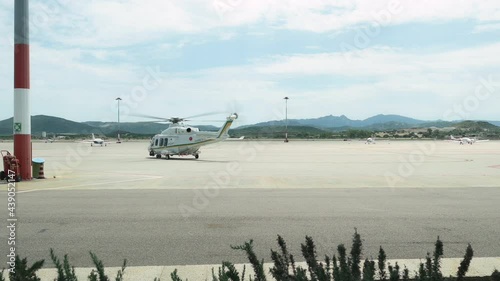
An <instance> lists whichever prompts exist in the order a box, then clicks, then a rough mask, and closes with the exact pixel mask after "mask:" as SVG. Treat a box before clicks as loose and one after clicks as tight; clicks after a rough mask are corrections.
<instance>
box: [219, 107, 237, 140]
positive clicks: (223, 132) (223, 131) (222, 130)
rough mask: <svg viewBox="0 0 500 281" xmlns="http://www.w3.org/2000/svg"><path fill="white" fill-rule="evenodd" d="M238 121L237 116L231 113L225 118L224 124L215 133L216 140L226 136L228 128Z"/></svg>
mask: <svg viewBox="0 0 500 281" xmlns="http://www.w3.org/2000/svg"><path fill="white" fill-rule="evenodd" d="M236 119H238V114H236V113H233V114H232V115H231V116H229V117H227V120H226V123H224V125H223V126H222V128H220V130H219V131H218V132H217V138H218V139H219V138H221V137H224V136H227V132H228V131H229V128H230V127H231V125H232V124H233V121H234V120H236Z"/></svg>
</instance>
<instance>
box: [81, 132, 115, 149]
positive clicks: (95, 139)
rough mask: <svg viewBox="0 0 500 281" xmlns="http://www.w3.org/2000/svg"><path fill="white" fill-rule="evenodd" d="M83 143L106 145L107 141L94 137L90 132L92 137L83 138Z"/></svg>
mask: <svg viewBox="0 0 500 281" xmlns="http://www.w3.org/2000/svg"><path fill="white" fill-rule="evenodd" d="M83 143H90V146H94V144H96V145H101V146H107V145H108V143H109V142H106V141H104V140H103V139H101V138H96V137H95V135H94V134H92V139H91V140H85V141H83Z"/></svg>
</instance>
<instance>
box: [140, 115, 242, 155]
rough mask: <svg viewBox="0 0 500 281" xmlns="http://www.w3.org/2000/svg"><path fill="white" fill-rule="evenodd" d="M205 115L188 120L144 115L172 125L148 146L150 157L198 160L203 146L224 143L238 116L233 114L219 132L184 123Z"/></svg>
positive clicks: (155, 137)
mask: <svg viewBox="0 0 500 281" xmlns="http://www.w3.org/2000/svg"><path fill="white" fill-rule="evenodd" d="M204 115H208V114H203V115H197V116H191V117H186V118H178V117H173V118H168V119H165V118H158V117H153V116H145V115H142V117H147V118H152V119H158V120H161V121H164V122H165V121H166V122H168V123H170V126H169V127H168V128H167V129H165V130H163V131H162V132H161V133H160V134H157V135H155V136H154V137H153V138H152V139H151V143H150V144H149V146H148V151H149V156H155V157H156V158H162V156H164V157H165V158H166V159H170V156H173V155H179V156H185V155H193V156H194V157H195V158H196V159H198V158H199V157H200V148H201V147H202V146H204V145H207V144H213V143H216V142H219V141H223V140H225V139H227V138H228V137H229V135H228V134H227V132H228V130H229V128H230V127H231V124H232V123H233V121H234V120H236V119H237V118H238V114H236V113H233V114H231V115H230V116H229V117H227V118H226V121H225V123H224V125H223V126H222V127H221V128H220V129H219V131H218V132H207V131H200V130H199V129H198V128H194V127H191V126H189V125H185V124H184V123H183V122H184V121H188V118H194V117H199V116H204Z"/></svg>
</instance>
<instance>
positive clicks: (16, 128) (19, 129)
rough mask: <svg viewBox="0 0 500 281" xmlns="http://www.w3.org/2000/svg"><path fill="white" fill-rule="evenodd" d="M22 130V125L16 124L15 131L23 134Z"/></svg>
mask: <svg viewBox="0 0 500 281" xmlns="http://www.w3.org/2000/svg"><path fill="white" fill-rule="evenodd" d="M21 129H22V124H21V123H14V131H16V132H21Z"/></svg>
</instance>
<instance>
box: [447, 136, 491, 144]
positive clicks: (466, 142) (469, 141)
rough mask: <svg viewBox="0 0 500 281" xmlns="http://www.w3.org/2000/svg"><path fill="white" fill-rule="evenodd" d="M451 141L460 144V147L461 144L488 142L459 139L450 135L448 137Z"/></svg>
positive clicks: (466, 138)
mask: <svg viewBox="0 0 500 281" xmlns="http://www.w3.org/2000/svg"><path fill="white" fill-rule="evenodd" d="M450 138H451V140H452V141H456V142H460V144H461V145H463V144H470V145H472V144H474V143H476V142H487V141H489V140H478V139H476V138H469V137H461V138H455V137H453V136H452V135H451V136H450Z"/></svg>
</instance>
